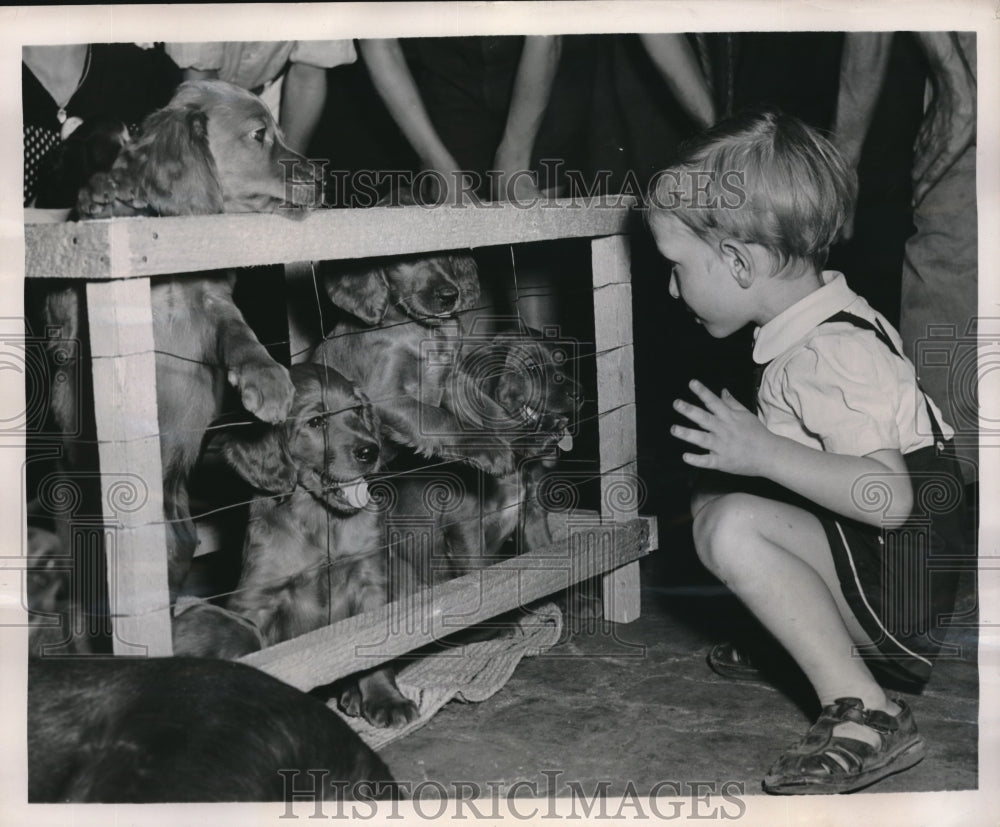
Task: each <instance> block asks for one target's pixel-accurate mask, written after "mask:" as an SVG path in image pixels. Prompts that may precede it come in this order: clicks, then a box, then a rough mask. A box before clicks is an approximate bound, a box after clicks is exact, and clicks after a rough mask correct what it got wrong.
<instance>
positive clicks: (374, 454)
mask: <svg viewBox="0 0 1000 827" xmlns="http://www.w3.org/2000/svg"><path fill="white" fill-rule="evenodd" d="M378 454H379V450H378V445H376V444H375V443H374V442H370V443H368V444H367V445H361V446H359V447H358V448H355V449H354V458H355V459H356V460H357V461H358V462H360V463H362V464H363V465H372V464H374V463H375V461H376V460H377V459H378Z"/></svg>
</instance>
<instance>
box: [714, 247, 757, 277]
mask: <svg viewBox="0 0 1000 827" xmlns="http://www.w3.org/2000/svg"><path fill="white" fill-rule="evenodd" d="M719 251H720V253H721V254H722V260H723V261H725V262H726V264H727V265H728V266H729V271H730V273H732V276H733V278H734V279H736V282H737V284H739V286H740V287H743V288H746V287H749V286H750V285H751V284H753V280H754V277H755V276H757V275H759V274H758V273H756V272H755V269H756V267H755V265H756V263H757V262H756V260H755V259H754V257H753V254H752V253H751V251H750V248H749V247H748V246H747V245H746V244H745V243H744V242H742V241H740V240H739V239H736V238H724V239H723V240H722V241H721V242H719Z"/></svg>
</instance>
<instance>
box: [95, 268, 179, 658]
mask: <svg viewBox="0 0 1000 827" xmlns="http://www.w3.org/2000/svg"><path fill="white" fill-rule="evenodd" d="M87 308H88V315H89V320H90V343H91V352H92V354H93V357H94V358H93V376H94V406H95V416H96V420H97V438H98V441H99V445H98V452H99V457H100V464H101V476H100V479H101V495H102V501H103V503H104V517H105V520H106V521H107V522H108V523H109V524H110V525H109V529H110V534H111V538H110V542H109V543H108V548H107V554H108V558H107V560H108V562H107V572H108V587H109V589H110V596H111V601H112V602H111V610H112V612H113V614H114V615H115V620H114V640H113V645H114V651H115V653H116V654H137V653H139V652H141V651H142V647H145V654H148V655H151V656H155V655H171V654H173V646H172V642H171V634H170V613H169V611H165V607H167V606H169V604H170V597H169V592H168V587H167V544H166V532H165V528H164V525H163V472H162V465H161V461H160V440H159V436H158V434H159V419H158V416H157V408H156V383H155V382H151V381H150V377H153V376H155V375H156V364H155V356H154V354H153V314H152V308H151V304H150V290H149V279H136V280H128V281H124V280H123V281H110V282H91V283H88V284H87ZM125 523H127V524H128V525H125ZM137 647H138V649H137Z"/></svg>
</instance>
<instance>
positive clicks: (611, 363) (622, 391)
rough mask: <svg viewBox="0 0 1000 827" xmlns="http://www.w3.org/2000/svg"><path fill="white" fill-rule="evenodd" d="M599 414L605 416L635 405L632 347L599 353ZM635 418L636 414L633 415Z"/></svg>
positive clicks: (626, 346) (597, 358)
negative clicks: (618, 409)
mask: <svg viewBox="0 0 1000 827" xmlns="http://www.w3.org/2000/svg"><path fill="white" fill-rule="evenodd" d="M595 358H596V361H597V412H598V414H599V415H602V416H603V415H605V414H607V413H608V412H610V411H613V410H615V409H617V408H622V407H629V408H633V407H634V405H635V375H634V372H635V356H634V349H633V347H632V345H623V346H622V347H617V348H615V349H614V350H608V351H604V352H603V353H598V354H597V356H596V357H595ZM632 416H633V418H634V412H633V413H632Z"/></svg>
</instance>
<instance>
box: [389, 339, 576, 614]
mask: <svg viewBox="0 0 1000 827" xmlns="http://www.w3.org/2000/svg"><path fill="white" fill-rule="evenodd" d="M573 367H574V363H573V360H572V359H571V358H567V357H566V354H565V348H564V346H563V345H561V344H558V343H554V342H552V341H551V340H548V339H545V338H544V337H542V336H540V335H537V334H534V332H533V331H528V333H527V335H525V334H521V333H515V334H511V333H502V334H500V335H498V336H497V337H495V338H494V339H493V340H492V341H486V342H483V343H482V344H479V345H478V346H475V347H467V348H466V350H465V351H464V352H463V354H462V360H461V362H460V363H459V366H458V368H457V369H456V371H455V373H454V374H453V380H452V381H453V385H454V386H455V390H454V391H453V394H452V395H453V398H455V399H457V400H460V401H461V404H460V405H459V406H458V408H457V410H459V412H460V415H461V417H462V419H463V422H464V423H465V425H466V427H475V428H477V429H489V430H490V431H492V432H494V433H497V434H500V435H502V436H503V437H504V438H505V439H506V440H508V441H509V443H510V445H511V447H512V449H513V451H514V456H515V457H516V462H517V466H516V468H515V469H514V470H513V471H511V472H510V473H508V474H506V475H504V476H501V477H490V476H485V475H482V474H477V473H476V472H475V470H474V469H471V468H469V467H468V466H454V465H451V466H430V467H427V468H423V469H420V470H418V471H416V472H415V473H407V474H400V475H398V476H397V477H395V478H394V479H393V487H394V488H395V489H396V493H397V499H396V503H395V506H394V507H393V509H392V510H391V511H390V512H389V514H388V515H387V519H388V530H389V537H390V542H391V549H392V552H393V572H394V576H398V579H399V581H400V582H398V583H393V588H394V592H395V594H396V595H403V594H407V593H410V592H412V591H413V590H415V589H418V588H421V587H426V586H429V585H433V584H435V583H440V582H443V581H444V580H448V579H450V578H453V577H458V576H461V575H463V574H467V573H468V572H470V571H475V570H478V569H481V568H484V567H485V566H489V565H491V564H492V563H496V562H499V561H500V560H501V559H504V558H506V557H510V556H511V555H512V554H517V553H521V552H523V551H526V550H530V549H533V548H541V547H544V546H546V545H548V544H549V543H551V541H552V539H551V534H550V532H549V526H548V519H547V512H546V510H545V508H544V506H543V504H542V503H541V502H540V500H539V497H538V483H539V480H540V478H541V477H542V475H543V474H544V472H545V469H546V468H547V467H551V466H552V465H553V464H554V463H555V460H556V458H557V457H558V455H559V451H560V450H563V451H568V450H571V449H572V444H573V443H572V436H571V435H570V430H571V429H572V428H573V426H574V423H575V420H576V415H577V412H578V411H579V408H580V406H581V404H582V390H581V387H580V385H579V383H578V382H577V381H576V379H575V377H574V376H573ZM496 410H499V411H501V412H502V414H501V416H500V417H499V418H496V417H495V415H494V412H495V411H496ZM414 518H418V521H417V523H416V524H417V525H419V528H418V529H417V531H418V532H419V533H420V534H422V535H426V533H427V531H428V530H429V531H430V532H431V533H432V536H431V538H430V542H420V541H416V542H414V541H413V536H412V535H413V533H414V529H413V526H414V525H415V522H414ZM511 540H513V541H514V546H513V547H512V548H511V547H509V546H508V545H507V544H508V541H511Z"/></svg>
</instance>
